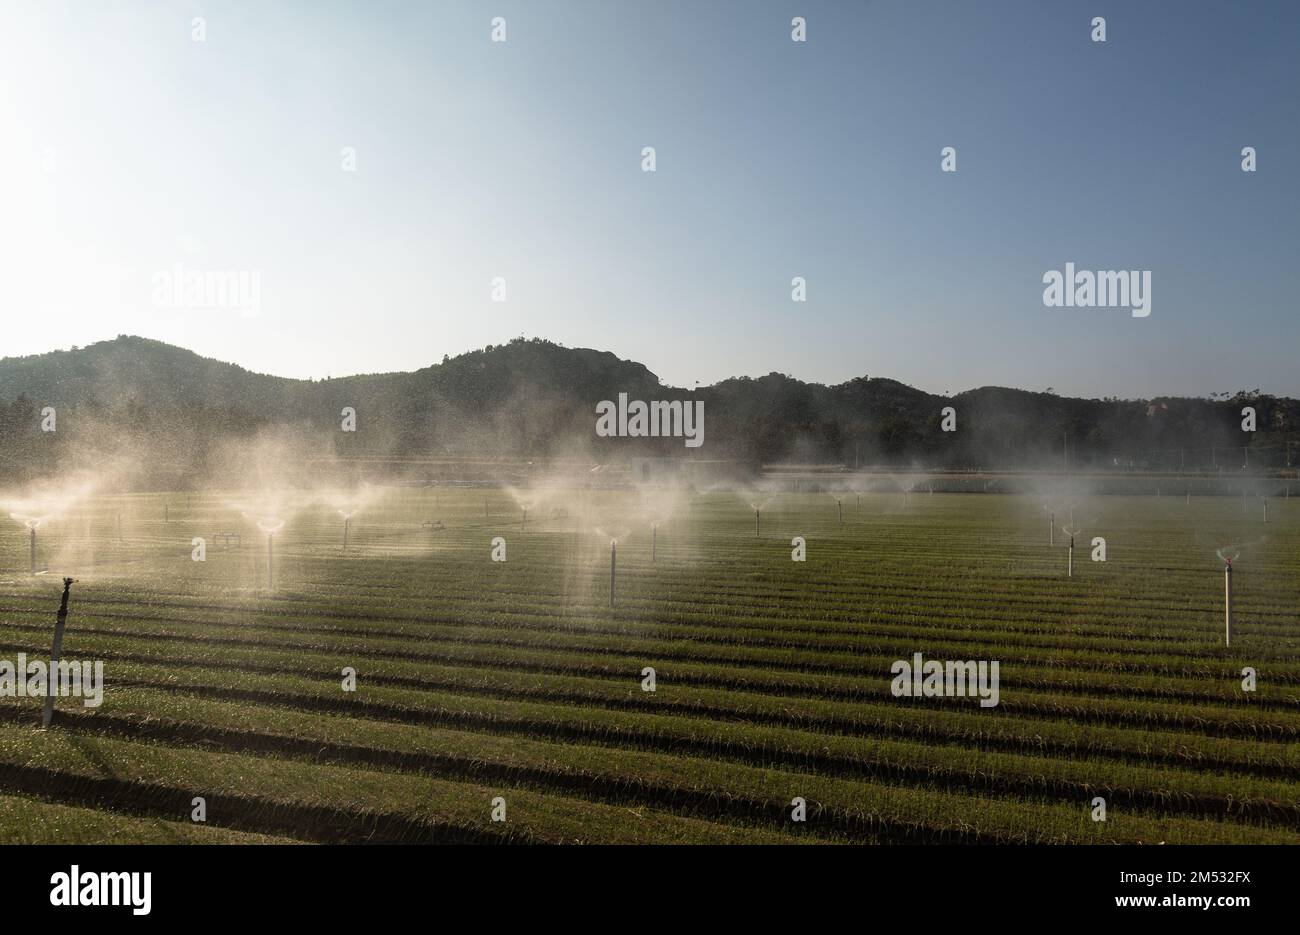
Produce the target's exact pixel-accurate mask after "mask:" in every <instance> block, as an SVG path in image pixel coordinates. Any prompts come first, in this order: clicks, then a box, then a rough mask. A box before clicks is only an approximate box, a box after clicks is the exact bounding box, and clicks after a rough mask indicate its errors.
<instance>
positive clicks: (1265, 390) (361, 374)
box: [0, 334, 1294, 401]
mask: <svg viewBox="0 0 1300 935" xmlns="http://www.w3.org/2000/svg"><path fill="white" fill-rule="evenodd" d="M118 338H139V339H142V340H158V339H156V338H149V337H147V336H145V335H137V334H126V335H114V336H113V337H111V338H101V339H98V340H96V341H91V342H90V343H89V344H84V345H73V346H69V347H55V348H50V349H49V350H47V351H37V352H35V353H34V354H24V355H6V356H3V357H0V363H4V362H5V361H9V360H23V359H27V358H30V357H40V356H43V355H45V354H52V353H69V352H72V351H73V350H79V351H82V350H86V349H87V348H88V347H90V346H92V345H95V344H106V343H112V342H113V341H114V340H117V339H118ZM524 339H525V340H526V341H531V340H542V341H551V343H554V344H559V345H560V346H561V347H565V348H567V349H569V350H587V351H596V352H600V353H605V352H608V353H612V354H614V356H616V357H618V358H619V359H620V360H625V361H629V362H631V363H637V364H645V361H643V360H638V359H637V358H636V357H634V356H628V355H624V354H620V353H618V352H617V351H613V350H610V349H608V348H602V347H584V346H580V345H567V344H562V343H561V342H557V341H552V340H551V339H550V338H547V337H546V336H545V335H526V336H524ZM510 340H514V339H510ZM162 343H164V344H167V345H168V346H169V347H174V348H177V349H179V350H183V351H190V352H192V353H195V354H198V355H199V356H200V357H203V358H204V359H208V360H214V361H217V362H218V363H223V364H226V363H233V364H235V365H236V366H240V367H243V368H244V369H245V370H247V371H249V372H250V373H254V374H257V375H259V376H268V377H275V378H279V379H286V380H300V381H304V382H305V381H313V380H314V381H320V380H327V379H328V380H346V379H349V378H352V377H367V376H382V375H385V374H400V373H411V372H413V371H415V370H421V369H424V368H425V367H431V366H439V365H440V364H441V363H442V360H431V361H428V362H427V363H424V364H420V365H419V366H416V367H412V368H410V369H404V370H369V371H358V372H355V373H329V374H321V375H319V376H315V375H313V376H307V377H297V376H291V375H288V374H283V373H276V372H274V371H266V370H255V369H253V368H250V367H244V365H243V364H240V363H239V362H238V361H230V360H225V359H223V358H220V357H212V356H210V355H207V354H202V353H200V352H199V351H196V350H194V349H193V348H188V347H183V346H181V345H177V344H171V343H170V342H162ZM508 343H509V340H507V341H502V342H499V343H496V344H493V345H492V347H493V348H499V347H502V346H504V345H505V344H508ZM482 350H484V348H483V347H470V348H466V349H464V350H463V351H458V352H456V353H449V354H448V356H449V357H450V358H451V359H455V358H456V357H459V356H462V355H464V354H470V353H473V352H475V351H482ZM646 369H648V370H649V371H650V372H651V373H653V374H655V376H657V377H659V380H660V383H661V384H663V385H664V386H666V387H668V388H671V389H683V390H690V389H693V388H694V385H693V384H692V385H687V384H680V383H671V382H669V381H667V380H665V379H664V378H663V376H662V375H661V374H659V373H658V372H657V371H656V370H655V369H654V368H653V367H651V366H649V365H648V364H647V365H646ZM773 373H777V374H780V375H782V376H786V377H789V378H791V379H794V380H798V381H800V382H802V383H806V384H818V385H823V386H828V387H833V386H840V385H843V384H844V383H848V382H850V381H851V380H854V379H857V378H860V377H868V378H870V379H873V380H874V379H877V378H882V379H888V380H894V381H896V382H898V383H903V384H905V385H907V386H909V387H911V388H912V389H915V390H920V391H921V392H924V393H928V394H930V395H932V396H953V395H957V394H960V393H964V392H970V391H972V390H978V389H983V388H985V387H997V388H1001V389H1012V390H1023V391H1025V392H1030V393H1040V392H1044V391H1045V390H1046V391H1049V392H1051V393H1052V395H1055V396H1059V397H1064V398H1072V399H1104V398H1107V397H1106V395H1103V394H1095V393H1092V394H1088V393H1085V394H1075V393H1066V392H1063V391H1061V390H1059V389H1058V388H1056V387H1045V388H1042V389H1038V388H1034V387H1025V386H1012V385H1009V384H1004V383H980V384H977V385H974V386H966V387H962V388H960V389H957V390H954V391H952V392H943V391H940V390H935V389H932V388H930V387H927V386H918V385H916V384H914V383H909V382H908V381H906V380H901V379H899V378H898V377H895V376H893V375H891V374H888V373H860V374H856V375H855V376H852V377H849V378H848V379H847V380H841V381H838V382H837V383H825V382H823V381H819V380H813V379H808V378H807V377H804V376H802V375H801V374H798V373H792V372H790V371H781V370H777V371H768V373H761V374H760V373H748V374H746V373H737V374H731V375H729V376H726V377H722V378H721V379H720V380H717V381H714V382H712V383H704V382H701V383H700V384H699V388H701V389H708V388H709V387H712V386H716V385H717V384H718V383H722V382H726V381H727V380H736V379H741V380H743V379H752V380H758V379H761V378H763V377H766V376H770V375H771V374H773ZM1255 389H1258V390H1259V391H1260V392H1261V393H1263V394H1265V395H1269V396H1275V397H1278V398H1294V397H1291V396H1290V395H1289V394H1285V393H1274V392H1271V391H1270V390H1269V389H1268V387H1233V388H1232V389H1231V390H1227V389H1221V390H1205V391H1203V392H1199V393H1155V394H1152V395H1151V396H1120V397H1118V398H1120V399H1123V400H1131V401H1145V400H1148V399H1154V398H1161V397H1168V398H1175V397H1177V398H1188V399H1208V398H1210V396H1211V394H1221V393H1236V392H1239V391H1242V392H1245V391H1253V390H1255Z"/></svg>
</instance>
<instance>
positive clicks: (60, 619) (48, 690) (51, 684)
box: [41, 578, 72, 728]
mask: <svg viewBox="0 0 1300 935" xmlns="http://www.w3.org/2000/svg"><path fill="white" fill-rule="evenodd" d="M71 589H72V579H71V578H64V579H63V599H62V600H61V601H60V602H59V615H58V616H57V617H56V618H55V620H54V645H53V647H51V649H50V669H49V672H48V673H47V674H46V682H45V710H44V711H42V712H41V727H43V728H46V727H49V726H50V722H51V721H52V720H54V694H55V692H56V691H57V689H58V686H57V685H56V684H55V682H56V678H55V673H56V672H57V671H58V668H59V657H60V656H61V655H62V654H63V628H64V626H65V625H66V624H67V622H68V592H69V591H70V590H71Z"/></svg>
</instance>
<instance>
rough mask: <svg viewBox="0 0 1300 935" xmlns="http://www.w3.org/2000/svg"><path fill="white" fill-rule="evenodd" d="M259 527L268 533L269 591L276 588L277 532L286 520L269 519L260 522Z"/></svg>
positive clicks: (267, 564) (267, 580)
mask: <svg viewBox="0 0 1300 935" xmlns="http://www.w3.org/2000/svg"><path fill="white" fill-rule="evenodd" d="M257 528H258V529H260V530H262V532H264V533H266V588H267V590H268V591H269V590H273V589H274V588H275V574H274V569H275V534H276V533H277V532H279V531H280V530H281V529H283V528H284V522H283V521H280V522H276V521H274V520H267V521H266V522H263V523H258V524H257Z"/></svg>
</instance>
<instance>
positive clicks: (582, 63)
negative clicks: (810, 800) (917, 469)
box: [0, 0, 1300, 398]
mask: <svg viewBox="0 0 1300 935" xmlns="http://www.w3.org/2000/svg"><path fill="white" fill-rule="evenodd" d="M1095 16H1103V17H1105V19H1106V41H1105V42H1094V41H1093V40H1092V33H1093V26H1092V20H1093V18H1094V17H1095ZM494 17H502V18H504V20H505V41H504V42H494V41H492V31H493V25H492V20H493V18H494ZM794 17H803V18H804V20H805V22H806V35H807V39H806V41H805V42H794V41H792V40H791V30H792V27H791V20H792V19H793V18H794ZM196 18H200V19H201V21H202V23H201V26H200V25H198V24H196V23H195V19H196ZM196 30H198V31H197V32H196ZM200 36H201V39H202V41H196V40H197V38H199V37H200ZM1297 101H1300V4H1296V3H1289V2H1277V3H1268V2H1250V3H1228V2H1224V3H1206V2H1160V0H1143V2H1140V3H1116V2H1114V0H1090V2H1086V3H1075V2H1068V0H1060V2H1053V0H1026V2H1007V3H1002V2H980V3H976V2H970V0H957V2H937V0H902V2H853V0H842V2H813V0H780V2H772V0H735V2H731V0H705V2H693V3H681V2H667V0H660V2H655V3H640V2H633V0H527V2H523V0H520V2H515V0H488V2H434V0H427V2H383V0H377V2H365V3H362V2H350V3H344V2H331V0H310V2H308V0H300V2H299V0H295V2H289V0H258V2H253V0H240V2H235V0H224V2H216V0H213V2H194V0H174V2H168V3H145V2H142V0H135V2H111V0H105V2H97V3H91V2H89V0H83V2H75V3H74V2H60V0H43V2H26V0H0V303H3V304H2V305H0V356H16V355H25V354H32V353H40V352H45V351H49V350H53V349H56V348H67V347H70V346H73V345H85V344H89V343H91V342H94V341H97V340H104V339H108V338H112V337H114V336H116V335H118V334H138V335H143V336H145V337H150V338H156V339H158V340H162V341H167V342H169V343H172V344H177V345H181V346H183V347H186V348H189V349H192V350H194V351H197V352H198V353H200V354H202V355H204V356H208V357H215V358H218V359H221V360H229V361H233V362H235V363H238V364H240V365H242V366H244V367H247V368H249V369H252V370H256V371H260V372H266V373H274V374H278V375H282V376H292V377H316V378H319V377H323V376H326V375H329V376H335V377H338V376H344V375H347V374H352V373H372V372H385V371H394V370H412V369H416V368H419V367H422V366H427V365H428V364H431V363H436V362H437V361H439V360H441V359H442V357H443V356H444V355H452V356H454V355H456V354H459V353H462V352H464V351H467V350H471V349H474V348H479V347H483V346H485V345H488V344H498V343H502V342H504V341H507V340H509V339H511V338H513V337H517V336H519V335H526V336H529V337H532V336H539V337H545V338H549V339H551V340H554V341H558V342H560V343H562V344H566V345H568V346H571V347H594V348H598V349H601V350H609V351H612V352H614V353H615V354H617V355H618V356H620V357H624V358H630V359H633V360H637V361H640V362H642V363H644V364H645V365H646V366H648V367H649V368H650V369H651V370H652V371H654V372H655V373H656V374H658V375H659V376H660V378H661V379H663V380H664V381H665V382H667V383H669V384H672V385H676V386H691V385H694V384H695V383H696V382H697V381H698V382H699V383H701V384H704V385H707V384H711V383H714V382H716V381H718V380H721V379H725V378H727V377H731V376H741V375H750V376H760V375H763V374H766V373H769V372H772V371H777V372H782V373H788V374H790V375H792V376H795V377H798V378H800V379H804V380H810V381H816V382H821V383H831V384H833V383H840V382H843V381H845V380H848V379H851V378H853V377H856V376H863V375H870V376H884V377H892V378H894V379H898V380H902V381H903V382H906V383H909V384H911V385H914V386H917V387H919V388H921V389H924V390H928V391H931V392H940V393H944V392H959V391H961V390H964V389H970V388H973V387H977V386H984V385H1003V386H1015V387H1022V388H1026V389H1031V390H1043V389H1047V388H1049V387H1051V388H1053V389H1054V390H1055V391H1056V392H1058V393H1062V394H1066V395H1079V396H1090V397H1105V396H1120V397H1126V398H1134V397H1149V396H1154V395H1207V394H1209V393H1212V392H1222V391H1236V390H1239V389H1254V388H1256V387H1258V388H1260V389H1262V390H1264V391H1265V392H1272V393H1277V394H1284V395H1291V396H1300V363H1298V362H1297V358H1298V357H1300V354H1298V353H1297V351H1298V349H1300V315H1298V314H1297V312H1298V311H1300V310H1298V309H1297V304H1296V296H1297V295H1298V294H1300V288H1298V286H1300V263H1298V262H1297V258H1296V256H1295V253H1296V249H1297V246H1300V236H1298V234H1300V231H1298V229H1297V228H1298V225H1300V210H1298V209H1300V197H1298V196H1300V183H1298V182H1297V178H1296V171H1297V167H1298V166H1300V121H1297V119H1296V117H1297V112H1296V107H1297ZM949 146H951V147H953V148H954V149H955V150H956V169H957V171H955V172H943V171H941V150H943V148H944V147H949ZM1246 146H1250V147H1254V148H1255V151H1256V154H1257V156H1256V158H1257V171H1255V172H1253V173H1249V172H1243V171H1242V168H1241V163H1242V156H1241V151H1242V149H1243V147H1246ZM645 147H653V148H654V151H655V171H654V172H646V171H643V156H642V152H643V149H644V148H645ZM345 150H346V151H347V152H346V153H345ZM349 153H350V154H351V155H352V156H354V161H352V162H349V161H348V154H349ZM1066 263H1073V264H1074V266H1075V268H1076V269H1081V270H1083V269H1086V270H1149V271H1151V280H1152V287H1151V291H1152V295H1151V313H1150V315H1149V316H1148V317H1144V318H1138V317H1133V316H1132V315H1131V314H1130V312H1129V310H1128V309H1125V308H1087V307H1084V308H1080V307H1068V308H1060V307H1047V306H1045V305H1044V301H1043V292H1044V285H1043V276H1044V274H1045V273H1046V272H1048V271H1050V270H1064V269H1065V264H1066ZM178 271H179V273H180V276H181V282H184V277H185V276H187V275H188V276H194V275H222V274H225V273H227V272H229V273H236V274H242V275H243V277H244V279H243V281H244V283H245V284H246V285H248V287H249V288H250V289H251V288H252V285H253V284H254V283H256V286H257V289H258V291H257V293H256V301H255V302H254V301H253V293H252V292H249V293H246V294H243V300H242V301H241V299H240V297H239V295H232V296H226V297H225V298H222V299H219V300H218V301H217V302H215V303H211V304H213V305H215V307H194V306H195V305H200V306H201V305H205V304H209V303H206V302H204V301H199V300H197V299H195V300H192V301H191V300H189V299H187V298H186V297H185V295H184V290H182V289H178V290H175V292H174V293H173V292H172V291H171V290H169V289H168V288H167V287H168V285H169V284H171V283H172V282H173V281H175V278H176V276H177V272H178ZM498 277H499V278H500V279H501V280H504V298H505V300H504V301H494V296H493V289H494V280H496V279H497V278H498ZM794 277H803V278H804V280H805V281H806V301H803V302H795V301H792V298H791V292H792V287H791V281H792V279H794ZM160 290H161V291H160ZM500 295H501V293H500V290H498V293H497V297H498V298H499V297H500Z"/></svg>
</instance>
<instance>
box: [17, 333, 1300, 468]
mask: <svg viewBox="0 0 1300 935" xmlns="http://www.w3.org/2000/svg"><path fill="white" fill-rule="evenodd" d="M619 393H626V394H627V396H628V398H629V399H631V400H644V401H653V400H673V399H679V400H683V399H692V400H702V401H703V402H704V405H705V414H706V418H705V427H706V431H705V436H704V438H705V441H704V445H703V446H702V447H699V448H688V447H686V446H685V445H684V443H683V440H682V439H681V438H655V439H629V438H598V437H596V433H595V430H594V426H595V417H596V416H595V413H596V405H597V403H598V402H600V401H601V400H615V399H617V397H618V394H619ZM1246 406H1250V407H1253V408H1254V409H1255V412H1256V416H1255V418H1256V422H1257V430H1256V431H1254V432H1245V431H1243V430H1242V418H1243V416H1242V409H1243V407H1246ZM45 407H53V409H54V412H55V416H56V420H57V422H56V426H55V428H56V430H55V431H53V432H42V431H41V423H42V416H41V412H42V410H43V409H45ZM348 407H350V409H352V410H355V413H356V431H355V432H344V431H341V423H342V419H343V416H344V410H345V408H348ZM945 407H951V408H952V409H953V410H954V411H955V412H954V415H955V420H956V424H955V431H944V415H945V413H944V410H945ZM1297 424H1300V405H1298V404H1297V402H1296V400H1293V399H1287V398H1275V397H1271V396H1267V395H1264V394H1260V393H1258V392H1255V393H1249V394H1246V393H1239V394H1237V396H1235V397H1232V398H1231V399H1228V398H1223V399H1199V398H1162V399H1153V400H1118V399H1107V400H1100V399H1071V398H1066V397H1060V396H1056V395H1054V394H1051V393H1034V392H1028V391H1024V390H1017V389H1008V388H1005V387H981V388H979V389H973V390H969V391H967V392H963V393H958V394H957V395H955V396H952V397H945V396H937V395H933V394H930V393H926V392H923V391H921V390H917V389H915V388H913V387H910V386H907V385H905V384H902V383H899V382H897V381H895V380H889V379H884V378H879V377H876V378H868V377H859V378H855V379H853V380H849V381H848V382H846V383H842V384H839V385H836V386H824V385H822V384H817V383H805V382H803V381H801V380H797V379H795V378H793V377H789V376H785V375H782V374H776V373H772V374H768V375H767V376H763V377H757V378H751V377H735V378H731V379H728V380H724V381H722V382H720V383H717V384H715V385H713V386H709V387H703V388H700V389H698V390H685V389H680V388H675V387H671V386H666V385H664V384H662V383H661V382H660V380H659V378H658V377H657V376H656V375H655V374H654V373H652V372H651V371H650V370H648V369H647V368H646V367H645V366H644V365H642V364H639V363H636V362H634V361H629V360H622V359H620V358H618V357H616V356H615V355H614V354H611V353H608V352H604V351H596V350H590V349H586V348H566V347H562V346H560V345H558V344H554V343H552V342H549V341H545V340H541V339H537V338H533V339H529V340H524V339H522V338H518V339H515V340H513V341H511V342H510V343H508V344H504V345H500V346H496V347H492V346H489V347H487V348H484V349H482V350H475V351H471V352H468V353H465V354H461V355H459V356H457V357H455V358H449V359H444V361H443V362H442V363H440V364H434V365H432V366H429V367H425V368H422V369H420V370H416V371H414V372H410V373H383V374H366V375H358V376H351V377H343V378H338V379H328V380H318V381H314V380H293V379H286V378H283V377H276V376H269V375H266V374H258V373H253V372H251V371H248V370H245V369H244V368H242V367H238V366H236V365H234V364H229V363H224V362H221V361H216V360H211V359H208V358H205V357H201V356H199V355H197V354H195V353H193V352H191V351H188V350H185V349H183V348H179V347H174V346H172V345H168V344H164V343H162V342H159V341H152V340H147V339H144V338H139V337H127V336H121V337H118V338H117V339H116V340H113V341H103V342H100V343H97V344H92V345H89V346H87V347H84V348H73V349H72V350H68V351H53V352H50V353H47V354H39V355H34V356H30V357H19V358H4V359H2V360H0V481H2V480H7V479H9V478H8V477H6V476H5V475H6V474H7V475H11V476H25V475H28V474H31V473H39V472H40V471H48V470H51V469H56V468H59V467H66V466H68V464H69V463H71V462H79V463H93V462H94V461H95V460H96V459H101V460H102V459H103V458H104V457H107V456H109V455H114V454H117V455H123V454H129V455H132V456H133V457H135V458H136V459H137V460H141V461H144V462H146V463H147V464H148V465H149V466H150V467H151V468H153V469H155V470H156V471H159V472H161V473H166V474H168V475H170V476H173V477H174V476H175V475H177V474H180V475H192V474H195V473H198V472H202V471H204V470H205V469H208V470H210V469H211V468H212V465H213V464H215V463H216V462H217V461H218V460H219V454H220V449H221V446H222V445H224V444H226V443H228V442H231V441H236V440H252V439H262V440H264V441H265V440H266V439H268V438H275V439H278V440H283V439H286V438H291V439H292V440H293V444H294V445H296V446H298V448H299V449H301V450H303V451H307V452H309V453H311V454H313V455H316V456H320V457H326V458H347V459H368V460H375V461H377V460H395V459H414V458H447V457H477V458H535V459H548V458H552V459H553V458H560V457H567V456H573V457H580V458H590V459H596V460H607V459H611V458H617V457H619V456H621V455H626V454H637V455H657V456H669V457H677V458H694V459H700V458H703V459H726V460H734V461H737V462H741V463H744V464H749V465H755V466H756V465H759V464H773V463H781V462H787V463H788V462H797V463H823V464H825V463H838V464H844V465H848V466H850V467H851V466H854V465H863V466H867V465H878V466H885V465H892V466H904V465H912V466H924V467H929V468H936V469H937V468H947V469H994V468H1051V469H1056V468H1060V467H1061V466H1063V464H1064V463H1065V459H1066V458H1067V457H1068V458H1069V463H1070V466H1071V467H1073V468H1075V469H1083V468H1089V467H1091V468H1107V469H1113V468H1115V467H1117V466H1119V467H1139V468H1150V469H1161V468H1177V467H1179V464H1180V463H1181V464H1182V465H1183V466H1184V467H1186V468H1199V467H1202V466H1203V467H1205V468H1206V469H1210V468H1213V469H1216V470H1219V469H1222V467H1223V465H1222V464H1220V463H1219V461H1220V453H1221V452H1223V455H1222V460H1223V461H1224V462H1225V463H1226V464H1229V465H1232V466H1233V469H1236V468H1238V467H1239V466H1240V465H1237V464H1235V462H1234V460H1233V459H1237V460H1239V461H1241V462H1242V463H1251V459H1252V457H1253V466H1254V467H1257V468H1283V467H1285V465H1286V461H1287V460H1288V453H1289V450H1288V445H1289V444H1291V443H1300V433H1297V431H1296V426H1297ZM1229 450H1231V451H1234V452H1236V454H1233V455H1228V454H1226V452H1228V451H1229ZM1296 455H1297V456H1298V457H1300V444H1296Z"/></svg>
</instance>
